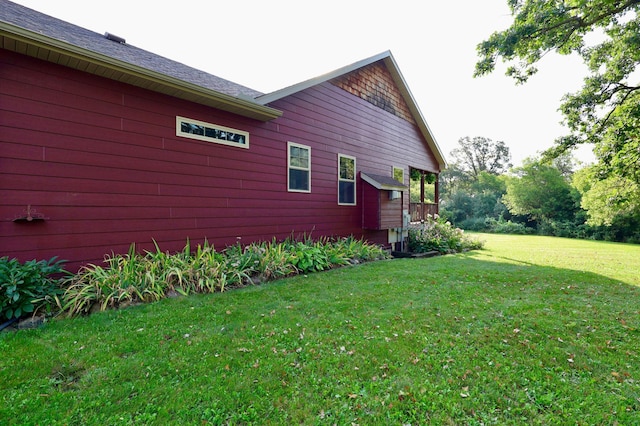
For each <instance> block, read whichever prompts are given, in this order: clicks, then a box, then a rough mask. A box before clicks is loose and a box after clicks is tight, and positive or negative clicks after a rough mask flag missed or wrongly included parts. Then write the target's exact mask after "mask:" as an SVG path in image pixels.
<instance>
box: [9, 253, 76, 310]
mask: <svg viewBox="0 0 640 426" xmlns="http://www.w3.org/2000/svg"><path fill="white" fill-rule="evenodd" d="M64 262H65V261H64V260H57V257H53V258H51V259H49V260H39V261H36V260H35V259H34V260H29V261H27V262H24V263H20V262H19V261H18V259H15V258H13V259H11V260H9V258H8V257H6V256H5V257H1V258H0V318H7V319H12V318H20V317H21V316H23V315H24V314H29V313H36V312H38V311H39V310H41V309H46V310H48V311H50V310H51V307H52V306H54V303H55V300H56V298H57V297H58V296H59V295H60V294H61V293H62V291H61V289H60V286H59V281H60V279H61V278H62V276H63V275H64V274H66V271H65V270H64V268H63V266H62V265H63V264H64Z"/></svg>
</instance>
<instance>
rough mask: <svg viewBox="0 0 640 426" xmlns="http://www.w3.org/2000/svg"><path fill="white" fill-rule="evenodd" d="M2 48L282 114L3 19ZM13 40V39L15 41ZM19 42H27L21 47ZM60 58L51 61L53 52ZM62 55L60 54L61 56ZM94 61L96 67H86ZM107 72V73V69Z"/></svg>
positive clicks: (222, 105)
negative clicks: (61, 60)
mask: <svg viewBox="0 0 640 426" xmlns="http://www.w3.org/2000/svg"><path fill="white" fill-rule="evenodd" d="M0 38H1V41H2V44H1V46H0V47H2V48H3V49H6V50H11V51H15V52H19V53H24V54H26V55H29V56H32V57H36V58H39V59H44V60H47V61H50V62H60V59H61V58H66V59H73V61H69V63H68V64H67V65H65V66H68V67H71V68H75V69H80V70H82V71H84V72H90V73H92V74H96V75H101V76H103V77H106V78H110V79H113V80H117V81H122V82H125V83H128V84H132V85H135V86H138V87H142V88H145V89H148V90H152V91H155V92H159V93H163V94H167V95H170V96H173V97H176V98H180V99H185V100H188V101H192V102H196V103H199V104H202V105H206V106H210V107H214V108H218V109H221V110H224V111H228V112H232V113H234V114H238V115H241V116H244V117H248V118H253V119H256V120H260V121H269V120H273V119H275V118H278V117H280V116H281V115H282V111H280V110H277V109H275V108H271V107H267V106H265V105H262V104H260V103H257V102H255V101H253V100H249V99H242V98H237V97H234V96H230V95H227V94H224V93H220V92H217V91H215V90H211V89H208V88H205V87H202V86H199V85H196V84H193V83H189V82H186V81H184V80H180V79H177V78H174V77H171V76H168V75H166V74H162V73H159V72H155V71H152V70H149V69H146V68H143V67H139V66H137V65H133V64H130V63H127V62H124V61H120V60H118V59H114V58H112V57H109V56H107V55H103V54H101V53H97V52H93V51H91V50H88V49H84V48H82V47H79V46H76V45H73V44H70V43H67V42H64V41H61V40H57V39H54V38H51V37H48V36H45V35H43V34H39V33H36V32H33V31H29V30H26V29H24V28H21V27H17V26H15V25H12V24H9V23H7V22H0ZM11 41H13V42H11ZM19 43H24V45H23V46H20V45H19ZM52 52H54V53H56V54H57V55H54V56H55V57H56V60H55V61H54V60H51V59H49V58H51V57H52V55H51V54H50V53H52ZM58 55H59V56H58ZM87 63H90V64H92V65H94V66H93V67H89V68H87V67H86V64H87ZM105 71H107V72H105Z"/></svg>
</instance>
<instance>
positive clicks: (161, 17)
mask: <svg viewBox="0 0 640 426" xmlns="http://www.w3.org/2000/svg"><path fill="white" fill-rule="evenodd" d="M15 1H16V2H17V3H20V4H22V5H25V6H27V7H30V8H32V9H36V10H38V11H40V12H43V13H46V14H49V15H52V16H54V17H56V18H59V19H63V20H65V21H68V22H71V23H73V24H76V25H79V26H81V27H84V28H88V29H90V30H93V31H96V32H98V33H101V34H103V33H105V32H110V33H112V34H115V35H118V36H120V37H123V38H125V39H126V41H127V43H129V44H133V45H135V46H137V47H139V48H142V49H145V50H148V51H151V52H153V53H156V54H159V55H162V56H165V57H168V58H170V59H173V60H177V61H179V62H182V63H184V64H187V65H189V66H193V67H195V68H198V69H201V70H203V71H206V72H208V73H211V74H214V75H217V76H219V77H222V78H225V79H228V80H231V81H233V82H235V83H239V84H242V85H245V86H248V87H250V88H252V89H255V90H259V91H261V92H264V93H268V92H271V91H273V90H277V89H281V88H283V87H286V86H289V85H292V84H295V83H299V82H301V81H303V80H306V79H309V78H312V77H317V76H319V75H321V74H324V73H326V72H329V71H333V70H335V69H337V68H340V67H342V66H345V65H349V64H352V63H354V62H357V61H359V60H361V59H365V58H368V57H370V56H373V55H376V54H378V53H381V52H384V51H386V50H390V51H391V53H392V54H393V56H394V58H395V59H396V62H397V63H398V66H399V67H400V70H401V72H402V74H403V76H404V78H405V80H406V82H407V84H408V86H409V89H410V90H411V92H412V94H413V96H414V98H415V100H416V101H417V103H418V106H419V107H420V110H421V111H422V114H423V116H424V117H425V119H426V121H427V123H428V125H429V127H430V128H431V130H432V132H433V134H434V136H435V138H436V140H437V142H438V144H439V146H440V148H441V150H442V152H443V153H444V155H445V157H446V158H447V159H450V156H449V153H450V152H451V150H452V149H454V148H455V147H456V146H457V143H458V140H459V139H460V138H462V137H465V136H469V137H475V136H483V137H486V138H490V139H492V140H493V141H504V142H505V143H506V144H507V146H509V148H510V150H511V154H512V162H513V163H514V165H520V164H521V162H522V160H523V159H524V158H526V157H529V156H535V155H537V154H538V153H539V152H541V151H542V150H544V149H546V148H548V147H550V146H552V144H553V140H554V139H555V138H556V137H558V136H561V135H564V134H566V133H567V131H566V128H564V127H563V126H562V125H561V124H560V122H561V120H562V116H561V114H560V113H559V112H558V107H559V105H560V101H561V98H562V96H563V95H564V94H565V93H567V92H574V91H576V90H578V89H579V88H580V87H581V85H582V78H583V77H584V73H585V71H584V70H585V68H584V66H583V65H582V64H581V62H580V61H579V60H578V59H577V58H573V57H566V56H558V55H548V56H547V57H545V58H544V59H543V61H542V62H541V63H540V65H539V69H540V71H539V72H538V74H537V75H535V76H534V77H533V78H532V79H531V80H530V81H529V82H528V83H527V84H525V85H522V86H516V85H515V84H514V82H513V80H511V79H510V78H508V77H506V76H505V75H504V74H503V73H502V72H500V71H496V72H494V73H493V74H492V75H490V76H486V77H481V78H473V70H474V65H475V62H476V59H477V55H476V46H477V44H478V43H480V42H481V41H483V40H484V39H486V38H487V37H488V36H489V35H490V34H491V33H492V32H494V31H497V30H501V29H504V28H506V27H508V26H509V24H510V22H511V16H510V14H509V9H508V7H507V0H459V1H456V2H449V1H441V0H420V1H416V0H394V1H388V0H387V1H382V0H323V1H322V2H307V1H304V0H269V1H267V0H210V1H206V0H182V1H179V2H174V1H172V2H160V1H157V0H154V1H151V0H109V1H101V2H93V1H87V0H55V1H53V0H15ZM577 156H578V158H579V159H581V160H583V161H589V160H590V159H591V158H592V156H591V155H590V153H589V150H588V149H586V150H585V149H583V150H581V151H580V152H579V153H577Z"/></svg>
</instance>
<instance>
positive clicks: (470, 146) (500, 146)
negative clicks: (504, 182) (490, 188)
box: [451, 136, 511, 180]
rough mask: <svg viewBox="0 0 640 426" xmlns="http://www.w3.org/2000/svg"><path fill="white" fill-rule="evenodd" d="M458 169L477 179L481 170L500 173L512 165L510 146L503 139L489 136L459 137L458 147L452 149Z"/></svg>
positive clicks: (453, 161)
mask: <svg viewBox="0 0 640 426" xmlns="http://www.w3.org/2000/svg"><path fill="white" fill-rule="evenodd" d="M451 156H452V157H453V160H452V163H454V164H455V165H456V166H457V168H458V169H460V170H462V171H464V172H465V173H467V174H468V175H469V177H470V178H471V180H476V179H477V178H478V175H479V174H480V173H481V172H488V173H493V174H500V173H503V172H506V171H507V170H508V169H509V167H511V153H510V152H509V147H508V146H507V145H506V144H505V143H504V142H502V141H498V142H494V141H492V140H491V139H489V138H485V137H482V136H476V137H474V138H473V139H471V138H469V137H468V136H466V137H464V138H460V139H458V147H457V148H455V149H454V150H453V151H451Z"/></svg>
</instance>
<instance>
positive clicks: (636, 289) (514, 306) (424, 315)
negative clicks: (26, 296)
mask: <svg viewBox="0 0 640 426" xmlns="http://www.w3.org/2000/svg"><path fill="white" fill-rule="evenodd" d="M478 236H479V237H480V238H481V239H483V240H485V241H486V249H485V250H482V251H475V252H469V253H466V254H460V255H451V256H442V257H436V258H428V259H395V260H389V261H379V262H373V263H369V264H364V265H359V266H355V267H346V268H342V269H336V270H332V271H328V272H323V273H317V274H311V275H308V276H298V277H295V278H290V279H286V280H281V281H277V282H272V283H268V284H264V285H261V286H255V287H247V288H244V289H240V290H233V291H229V292H225V293H221V294H220V293H218V294H213V295H200V296H193V297H182V298H175V299H167V300H163V301H161V302H158V303H154V304H150V305H144V306H137V307H133V308H129V309H124V310H119V311H109V312H104V313H98V314H94V315H92V316H90V317H85V318H76V319H71V320H68V319H65V320H59V321H53V322H51V323H49V324H47V325H46V326H44V327H42V328H40V329H36V330H22V331H19V332H16V333H2V334H1V335H0V350H1V353H2V356H1V357H0V394H1V397H0V398H1V400H0V423H2V424H10V425H11V424H16V425H27V424H41V425H45V424H46V425H50V424H65V425H67V424H68V425H76V424H77V425H81V424H82V425H84V424H95V425H116V424H180V425H182V424H199V425H201V424H287V425H289V424H319V425H323V424H327V425H330V424H338V425H351V424H360V425H366V424H380V425H388V424H397V425H403V424H412V425H417V424H455V425H458V424H469V425H480V424H501V425H502V424H514V425H516V424H518V425H519V424H545V425H548V424H562V425H567V424H580V425H592V424H598V425H600V424H607V425H609V424H610V425H614V424H620V425H631V424H640V272H639V271H640V246H632V245H623V244H612V243H603V242H592V241H578V240H567V239H559V238H548V237H535V236H504V235H484V234H479V235H478Z"/></svg>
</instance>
